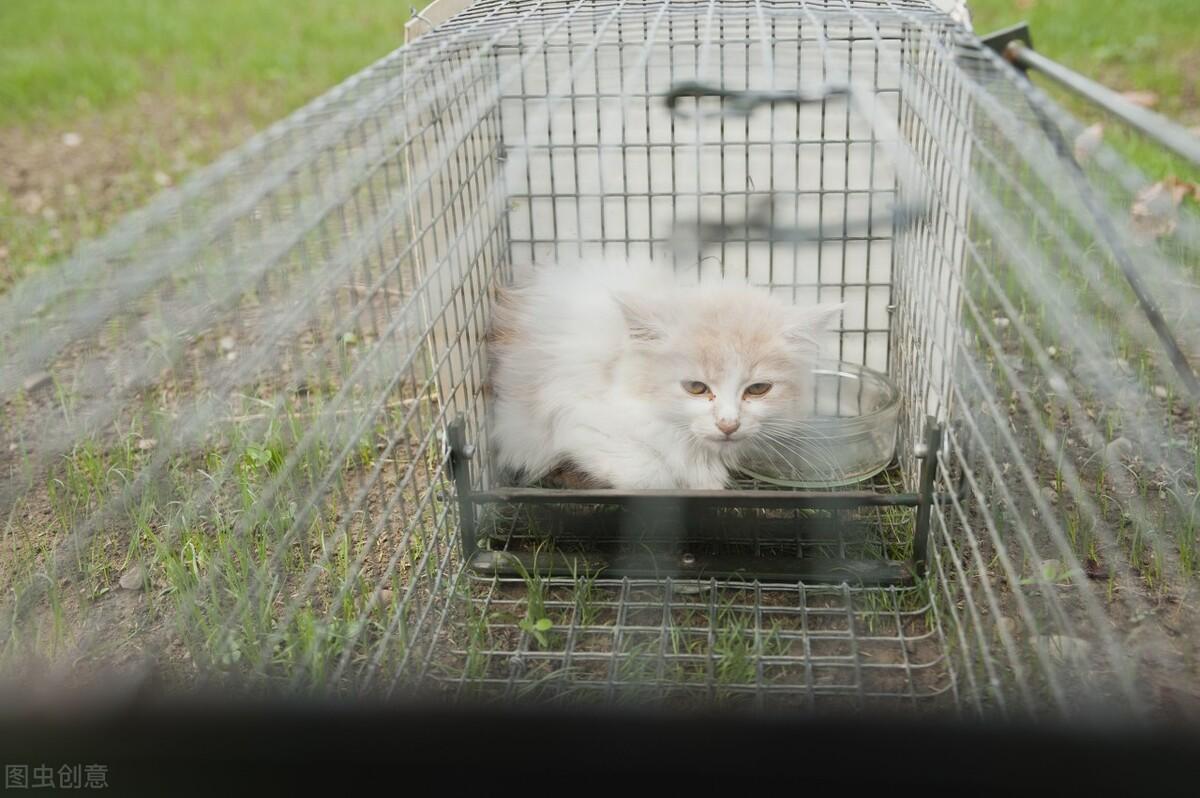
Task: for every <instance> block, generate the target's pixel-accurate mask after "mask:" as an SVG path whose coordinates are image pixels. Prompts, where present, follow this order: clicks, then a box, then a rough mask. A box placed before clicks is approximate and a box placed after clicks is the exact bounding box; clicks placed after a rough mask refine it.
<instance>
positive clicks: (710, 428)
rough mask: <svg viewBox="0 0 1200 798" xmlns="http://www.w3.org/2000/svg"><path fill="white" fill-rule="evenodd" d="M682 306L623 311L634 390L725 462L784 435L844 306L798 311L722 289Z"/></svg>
mask: <svg viewBox="0 0 1200 798" xmlns="http://www.w3.org/2000/svg"><path fill="white" fill-rule="evenodd" d="M677 300H678V301H677V302H675V303H673V304H672V305H671V306H670V307H667V308H663V307H658V308H651V307H645V306H639V305H638V304H637V301H636V300H634V301H632V302H630V303H626V304H625V305H624V309H625V313H626V319H627V321H628V322H629V327H630V331H631V333H632V335H633V338H634V348H633V351H634V352H635V354H636V357H637V362H638V367H637V369H636V379H637V385H636V386H635V389H636V390H638V391H639V392H640V393H641V394H642V395H643V396H644V397H645V398H646V399H647V400H648V401H649V402H650V404H651V406H652V407H653V408H654V409H655V411H656V412H657V413H659V414H660V415H661V417H662V419H663V421H664V422H665V423H668V424H671V425H673V426H675V427H676V428H678V429H680V430H682V431H686V434H687V435H688V436H689V437H690V438H691V439H692V440H694V441H695V442H696V443H697V444H699V445H701V446H705V447H708V448H710V449H712V450H714V451H717V452H720V453H721V454H722V456H726V457H736V455H737V454H738V453H739V452H740V451H741V450H742V449H743V448H744V447H745V445H746V444H747V443H749V442H751V441H754V440H755V439H762V438H769V437H772V436H775V437H779V436H780V435H782V434H784V430H785V428H786V426H787V422H788V420H789V419H794V418H796V417H797V416H799V415H803V414H804V413H805V411H806V407H807V405H809V404H811V401H812V396H811V387H810V386H811V377H812V366H813V360H814V359H815V357H816V355H817V339H818V336H819V335H820V334H821V333H822V332H824V330H825V329H826V328H827V327H828V326H829V324H830V322H831V321H832V320H833V319H834V318H836V316H837V314H838V313H839V312H840V311H841V306H840V305H837V306H819V307H816V308H807V309H800V308H795V307H792V306H788V305H784V304H783V303H781V302H779V301H777V300H774V299H773V298H771V297H769V296H767V295H766V294H764V293H761V292H759V291H756V290H753V289H750V288H747V287H745V286H731V285H721V284H718V285H715V286H712V287H702V288H698V289H691V290H689V291H687V292H684V293H681V294H680V295H679V297H678V298H677Z"/></svg>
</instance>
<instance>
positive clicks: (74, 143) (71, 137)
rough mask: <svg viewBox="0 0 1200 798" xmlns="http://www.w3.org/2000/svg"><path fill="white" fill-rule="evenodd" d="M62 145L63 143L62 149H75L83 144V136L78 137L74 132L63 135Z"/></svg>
mask: <svg viewBox="0 0 1200 798" xmlns="http://www.w3.org/2000/svg"><path fill="white" fill-rule="evenodd" d="M62 143H63V146H64V147H71V148H75V147H78V146H79V145H80V144H82V143H83V136H81V135H79V134H78V133H76V132H74V131H71V132H69V133H63V135H62Z"/></svg>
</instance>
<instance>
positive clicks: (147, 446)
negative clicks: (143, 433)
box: [137, 438, 158, 452]
mask: <svg viewBox="0 0 1200 798" xmlns="http://www.w3.org/2000/svg"><path fill="white" fill-rule="evenodd" d="M155 446H158V441H156V440H155V439H154V438H142V439H141V440H140V441H138V445H137V447H138V448H139V449H141V450H142V451H143V452H148V451H150V450H151V449H153V448H154V447H155Z"/></svg>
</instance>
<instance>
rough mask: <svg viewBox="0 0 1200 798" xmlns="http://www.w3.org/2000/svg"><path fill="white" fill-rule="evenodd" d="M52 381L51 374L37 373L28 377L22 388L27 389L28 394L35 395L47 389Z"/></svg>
mask: <svg viewBox="0 0 1200 798" xmlns="http://www.w3.org/2000/svg"><path fill="white" fill-rule="evenodd" d="M50 381H51V377H50V372H48V371H37V372H34V373H33V374H30V375H29V376H28V377H26V378H25V381H24V382H22V383H21V387H22V388H24V389H25V392H26V393H33V392H34V391H36V390H38V389H39V388H45V387H46V386H47V385H49V384H50Z"/></svg>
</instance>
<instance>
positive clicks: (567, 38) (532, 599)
mask: <svg viewBox="0 0 1200 798" xmlns="http://www.w3.org/2000/svg"><path fill="white" fill-rule="evenodd" d="M433 13H434V11H433V9H431V10H430V11H429V14H430V15H432V14H433ZM430 18H431V19H432V18H433V17H432V16H431V17H430ZM421 27H423V28H428V31H427V32H426V33H425V35H423V36H421V37H420V38H418V39H416V40H415V41H413V42H411V43H410V44H408V45H406V46H405V47H403V48H401V49H400V50H398V51H397V52H395V53H393V54H392V55H390V56H388V57H387V58H385V59H383V60H382V61H380V62H378V63H377V64H375V65H374V66H372V67H370V68H369V69H367V70H365V71H364V72H362V73H360V74H359V75H356V76H355V77H353V78H352V79H351V80H349V81H347V83H345V84H344V85H342V86H340V87H338V88H337V89H335V90H334V91H332V92H331V93H329V94H328V95H327V96H325V97H323V98H321V99H319V100H317V101H316V102H314V103H313V104H311V105H310V106H308V107H306V108H304V109H302V110H301V111H299V112H297V114H295V115H294V116H292V117H290V118H288V119H286V120H283V121H282V122H280V123H279V124H277V125H275V126H273V127H272V128H270V129H269V130H267V131H265V132H264V133H263V134H261V135H260V136H258V137H256V138H255V139H254V140H252V141H251V142H249V143H248V144H247V145H245V146H244V147H242V148H240V149H238V150H236V151H234V152H232V153H230V154H229V155H228V156H226V157H225V158H223V159H222V160H221V161H219V162H218V163H216V164H214V165H213V166H212V167H210V168H209V169H207V170H204V171H203V172H201V173H200V174H199V175H197V176H196V177H195V178H194V179H192V180H191V181H189V182H187V183H186V184H184V185H182V186H180V187H179V188H178V189H175V190H172V191H170V192H168V193H166V194H164V195H163V196H162V197H160V198H159V199H157V200H156V201H155V202H154V203H152V204H151V205H150V206H148V207H147V208H146V209H144V210H143V211H140V212H138V213H137V214H134V215H133V216H131V217H129V218H128V219H126V220H125V221H123V222H122V224H121V225H119V226H118V227H117V228H116V229H115V230H114V231H113V232H112V233H111V234H110V235H108V236H107V237H105V238H104V239H102V240H100V241H98V242H96V243H94V244H92V245H89V246H88V247H85V248H83V249H81V250H80V252H79V253H78V255H76V256H75V257H74V258H73V259H72V260H71V261H69V262H67V263H64V264H62V265H60V266H59V267H56V268H55V269H53V270H50V271H48V272H46V273H44V274H42V275H38V276H36V277H35V278H32V279H30V280H28V281H27V282H25V283H23V284H21V285H19V286H17V287H16V288H15V289H14V290H13V292H11V293H10V294H8V295H6V296H3V297H0V399H2V400H3V401H4V403H5V411H6V413H5V418H4V423H3V425H2V426H0V444H3V446H0V464H2V465H3V466H4V468H5V469H6V470H5V472H4V480H5V481H4V483H3V489H2V491H0V510H3V512H4V517H5V518H6V519H8V520H6V521H5V524H6V526H5V527H4V529H5V533H6V534H5V536H4V537H3V538H2V539H0V542H2V543H3V547H2V548H0V557H3V558H5V560H4V562H5V563H9V562H11V563H12V567H10V568H7V569H5V570H4V574H5V575H4V576H3V577H0V578H3V579H4V580H6V581H3V582H0V587H2V588H3V595H4V596H6V598H5V600H4V604H3V605H0V606H2V608H3V614H0V624H2V627H0V632H3V633H4V634H3V635H0V640H3V641H5V642H4V643H2V644H0V654H3V656H4V660H3V662H4V663H5V664H10V663H22V665H21V667H26V666H25V665H23V663H25V662H26V659H27V658H30V657H31V658H33V661H34V662H41V661H42V660H41V659H38V658H39V657H41V658H46V659H49V660H51V661H54V660H56V659H65V660H67V661H69V662H71V663H75V664H76V665H75V667H78V668H82V667H84V665H79V663H84V664H86V666H87V667H91V665H92V664H93V663H94V664H96V665H97V666H99V665H101V664H105V665H107V664H111V663H114V662H115V663H117V664H121V663H128V662H129V661H130V660H132V659H134V658H136V657H137V656H140V654H141V653H142V652H154V657H155V667H157V668H160V669H162V670H164V671H165V672H166V673H167V674H169V676H170V678H172V679H175V680H178V681H180V682H182V683H184V684H192V683H195V682H197V681H199V682H206V681H210V680H213V681H221V682H223V683H224V682H233V681H238V682H240V681H247V682H249V683H251V684H253V685H262V684H266V685H269V686H270V687H272V688H279V689H288V690H306V691H311V690H322V691H334V692H341V693H347V692H349V693H356V694H357V693H383V694H389V693H392V692H395V691H423V690H437V691H439V692H440V693H442V694H445V695H450V696H458V697H460V698H491V697H507V698H510V699H511V698H520V697H529V696H538V697H551V698H556V699H561V700H584V701H587V700H597V701H611V700H632V701H642V700H647V699H648V700H655V701H662V702H665V703H667V704H671V705H690V704H692V703H694V702H704V701H711V700H721V701H731V702H735V703H742V702H744V703H748V704H750V705H753V706H758V707H763V708H767V707H774V706H780V707H787V706H795V707H801V708H809V709H821V708H828V709H830V710H831V711H836V710H840V709H857V708H865V707H872V708H874V707H880V706H891V707H898V708H902V709H905V710H906V711H911V710H912V709H913V708H914V707H925V708H930V709H933V710H958V711H966V712H971V713H976V714H984V713H999V714H1022V715H1024V714H1030V715H1043V714H1050V715H1074V714H1079V713H1085V712H1090V711H1092V710H1093V709H1097V708H1102V709H1103V711H1108V712H1141V711H1143V710H1144V709H1145V708H1146V707H1148V706H1152V705H1154V704H1155V702H1156V701H1159V700H1160V695H1161V694H1160V691H1161V689H1162V685H1163V684H1164V679H1166V678H1167V677H1168V676H1170V675H1171V674H1176V675H1177V674H1179V673H1196V672H1197V671H1196V662H1197V658H1196V657H1195V656H1194V654H1195V651H1194V650H1193V649H1191V648H1188V647H1187V645H1184V644H1185V643H1188V641H1190V640H1191V638H1190V637H1189V636H1188V635H1187V634H1186V633H1183V632H1179V633H1172V631H1171V630H1172V627H1171V624H1172V623H1175V622H1176V621H1175V620H1172V619H1173V618H1177V617H1178V616H1167V615H1162V616H1160V615H1159V614H1158V610H1157V609H1156V608H1159V607H1162V606H1163V602H1164V601H1167V600H1168V599H1166V598H1163V595H1164V594H1163V593H1152V592H1148V591H1149V590H1151V588H1152V589H1153V590H1156V591H1175V592H1174V593H1171V595H1173V596H1174V597H1175V600H1177V601H1180V602H1184V601H1186V596H1187V595H1190V594H1189V593H1188V589H1189V586H1190V585H1192V583H1193V581H1192V580H1194V573H1195V571H1194V563H1195V559H1194V558H1193V552H1194V545H1193V544H1194V542H1195V541H1194V538H1195V534H1194V533H1195V530H1196V528H1197V527H1196V525H1195V523H1194V518H1195V516H1194V512H1195V509H1196V506H1197V505H1196V504H1195V500H1194V497H1195V495H1196V492H1197V485H1196V484H1195V480H1196V479H1200V476H1198V474H1200V472H1196V471H1195V468H1194V465H1195V462H1200V461H1195V451H1196V450H1197V448H1198V447H1197V446H1196V445H1195V431H1194V430H1195V427H1194V424H1195V416H1194V405H1193V404H1189V403H1188V402H1187V401H1185V400H1184V399H1183V397H1185V396H1186V384H1187V381H1186V380H1185V379H1184V378H1183V377H1182V376H1181V374H1182V372H1181V371H1180V370H1179V357H1178V354H1179V353H1178V352H1176V353H1172V354H1171V355H1170V356H1166V355H1164V354H1163V353H1162V349H1161V347H1160V346H1159V342H1160V340H1161V336H1160V334H1159V329H1160V328H1161V327H1162V325H1161V324H1158V323H1154V324H1151V323H1148V322H1147V320H1146V318H1143V317H1142V316H1141V315H1139V314H1138V313H1131V312H1130V309H1131V308H1134V307H1136V306H1137V305H1136V304H1135V302H1134V300H1133V298H1132V297H1131V294H1130V292H1129V285H1128V282H1127V280H1126V279H1125V276H1124V275H1125V274H1126V273H1127V270H1125V269H1123V268H1122V267H1123V266H1124V265H1127V264H1128V263H1133V264H1134V265H1135V266H1136V267H1137V270H1138V272H1139V274H1140V275H1141V276H1142V278H1143V281H1142V283H1141V284H1140V288H1141V290H1142V294H1140V295H1139V299H1140V298H1142V297H1145V298H1148V301H1149V302H1151V303H1153V304H1154V306H1155V307H1156V308H1157V309H1158V311H1159V312H1160V319H1159V320H1160V321H1162V320H1166V323H1168V325H1169V326H1170V327H1171V329H1172V331H1173V335H1174V336H1175V339H1176V340H1177V342H1178V347H1177V349H1179V350H1180V351H1181V352H1182V353H1183V355H1182V356H1183V357H1184V358H1185V360H1186V358H1189V357H1190V358H1193V362H1194V357H1195V353H1196V352H1200V347H1197V344H1198V342H1200V328H1197V327H1196V326H1195V325H1194V323H1193V322H1194V319H1193V316H1194V313H1192V312H1191V311H1189V308H1194V307H1196V306H1197V303H1196V299H1197V298H1200V292H1198V291H1197V285H1198V284H1200V280H1198V279H1197V277H1196V274H1197V272H1198V271H1200V269H1198V268H1197V265H1196V264H1197V262H1198V259H1197V252H1200V246H1197V243H1198V242H1200V233H1198V226H1197V224H1196V219H1195V213H1194V212H1193V209H1191V208H1190V207H1189V206H1186V205H1184V206H1180V207H1172V208H1171V211H1172V215H1171V217H1170V219H1169V220H1168V221H1162V220H1160V219H1158V218H1156V217H1154V213H1156V212H1157V210H1156V208H1150V207H1149V206H1148V204H1147V203H1148V200H1147V202H1143V203H1141V204H1139V202H1140V200H1142V199H1145V198H1144V197H1142V193H1143V192H1144V190H1145V179H1144V177H1143V176H1141V175H1139V174H1137V173H1136V172H1135V171H1133V170H1132V169H1131V168H1130V167H1129V166H1128V165H1127V164H1126V163H1124V162H1123V161H1122V160H1121V159H1120V158H1119V157H1118V156H1117V155H1116V154H1115V153H1113V152H1111V151H1109V150H1108V149H1107V148H1104V147H1100V148H1098V149H1094V150H1092V151H1090V152H1088V153H1087V154H1086V155H1087V157H1086V158H1084V159H1083V160H1078V159H1076V158H1075V157H1073V156H1072V153H1070V152H1064V149H1063V147H1062V141H1063V140H1069V137H1070V136H1071V135H1073V134H1074V132H1075V131H1076V130H1077V129H1078V124H1077V123H1076V122H1075V121H1074V120H1073V119H1071V118H1070V117H1069V116H1067V115H1065V114H1064V113H1063V112H1062V111H1061V109H1060V108H1059V107H1058V106H1057V105H1055V103H1054V102H1052V101H1051V100H1050V99H1049V98H1047V97H1046V96H1045V95H1044V94H1042V93H1041V92H1040V91H1039V90H1038V89H1037V88H1036V87H1034V86H1032V85H1031V84H1029V82H1028V81H1027V80H1026V79H1025V78H1023V77H1022V76H1021V75H1020V74H1019V73H1018V72H1016V71H1015V70H1013V69H1012V68H1011V67H1010V66H1009V65H1007V64H1006V63H1005V62H1004V61H1003V60H1002V59H1001V58H1000V57H999V56H998V55H996V54H995V53H993V52H992V51H991V50H990V49H988V48H987V47H986V46H985V45H984V44H982V43H981V42H980V41H979V40H978V39H976V38H975V37H974V36H973V35H972V34H971V33H970V32H969V31H968V30H967V29H966V28H964V27H963V26H962V25H961V24H960V23H958V22H956V21H954V20H953V19H951V18H950V17H949V16H947V15H946V14H945V13H943V12H942V11H941V10H939V9H938V8H936V7H934V6H933V5H932V4H931V3H928V2H925V1H924V0H838V1H837V2H834V0H788V2H766V1H765V0H722V1H721V2H717V1H716V0H586V1H585V0H482V1H481V2H478V3H475V4H472V5H470V6H468V7H466V8H464V9H462V10H461V11H459V12H458V13H456V14H454V15H452V16H449V17H448V18H446V19H444V20H443V21H441V22H439V24H436V25H427V24H425V23H422V24H421ZM1053 130H1059V131H1060V132H1061V134H1060V135H1059V136H1058V137H1057V138H1056V136H1055V135H1052V132H1051V131H1053ZM1064 137H1065V138H1064ZM1131 204H1133V206H1134V209H1135V211H1136V212H1135V213H1134V214H1133V218H1132V220H1131V219H1130V212H1129V209H1130V205H1131ZM1141 205H1147V207H1146V208H1142V207H1141ZM1148 216H1149V217H1151V218H1150V221H1149V224H1150V226H1152V227H1153V228H1154V230H1156V231H1159V232H1158V233H1157V235H1156V236H1155V237H1152V238H1151V239H1150V240H1146V239H1145V236H1144V235H1143V233H1144V228H1145V227H1146V226H1147V224H1148V222H1147V217H1148ZM1168 222H1169V223H1168ZM1163 231H1166V232H1163ZM580 254H583V255H603V256H605V257H612V258H621V257H631V256H638V257H646V256H649V257H653V258H654V259H656V260H659V259H662V260H667V261H669V262H671V263H672V264H673V265H674V267H675V269H676V271H677V272H678V273H679V274H680V275H681V278H682V279H688V280H696V281H704V280H710V279H713V278H715V277H718V276H725V275H736V276H739V277H742V278H744V279H745V280H747V281H748V282H750V283H753V284H755V285H759V286H762V287H764V288H766V289H768V290H770V291H772V292H773V293H775V294H777V295H778V296H781V297H783V298H786V299H787V300H789V301H792V302H794V303H797V304H811V303H816V302H821V301H829V300H839V301H844V302H845V303H846V305H847V311H846V313H845V315H844V318H843V323H842V326H841V327H840V328H839V329H837V330H834V331H832V332H831V333H830V334H829V336H828V338H827V339H826V340H824V341H823V342H822V345H823V355H824V356H826V357H828V358H830V359H833V360H837V361H841V362H845V363H850V364H860V365H862V366H865V367H868V368H871V369H874V370H877V371H880V372H884V373H886V374H887V375H888V376H889V378H890V380H891V381H892V383H894V385H895V386H896V387H897V388H898V391H899V394H900V422H899V432H898V436H897V446H896V453H895V458H894V461H893V463H892V464H891V466H890V467H888V468H887V469H885V470H884V471H883V472H882V473H881V474H879V475H877V476H876V477H874V478H873V479H872V480H871V481H870V482H868V483H863V484H859V485H854V486H850V487H841V488H836V489H831V490H828V491H817V490H781V489H777V488H774V487H771V486H768V485H765V484H762V483H760V482H756V481H754V480H752V479H747V480H746V481H744V482H743V483H741V484H739V485H737V486H736V487H734V488H732V489H730V490H725V491H715V492H710V493H684V492H662V493H644V492H626V493H617V492H613V491H606V490H598V489H593V488H590V487H574V488H571V487H566V488H564V487H561V486H559V487H554V488H550V487H544V486H543V487H514V486H511V485H506V484H504V483H503V482H502V481H501V480H500V479H499V478H498V476H497V474H496V473H495V471H494V469H493V468H492V465H491V452H490V447H489V444H488V396H487V378H488V346H487V335H488V330H489V321H490V318H491V313H492V309H493V307H494V303H495V301H496V297H497V292H498V291H500V290H501V289H502V288H503V287H504V286H506V285H508V284H510V283H511V281H512V280H513V273H514V268H515V267H516V266H518V265H526V264H552V263H554V262H556V261H558V260H560V259H562V258H564V257H568V256H573V255H580ZM1122 364H1123V365H1122ZM1189 424H1191V425H1192V426H1189ZM1118 436H1119V437H1118ZM1189 436H1191V437H1189ZM1181 440H1182V441H1183V443H1182V444H1180V443H1179V441H1181ZM1122 441H1123V443H1122ZM1114 447H1115V448H1114ZM1130 452H1136V454H1130ZM1189 508H1191V509H1190V510H1189ZM1189 513H1190V514H1189ZM39 523H42V524H45V533H44V534H38V535H28V536H27V535H24V534H21V533H20V531H21V530H22V529H24V526H23V525H26V524H29V525H36V524H39ZM1189 523H1191V524H1192V525H1191V526H1188V524H1189ZM1189 529H1190V530H1191V532H1190V533H1188V532H1187V530H1189ZM14 530H16V531H14ZM1189 534H1190V535H1191V536H1190V537H1189ZM131 575H132V576H133V577H136V578H131ZM139 580H140V583H139ZM139 584H140V585H141V587H142V588H143V590H142V591H138V586H139ZM125 585H129V586H130V587H125ZM1148 585H1150V586H1151V587H1148ZM7 597H12V598H11V599H9V598H7ZM1180 597H1183V598H1180ZM64 619H65V620H64ZM1189 645H1190V643H1189ZM1189 669H1191V670H1189ZM33 670H36V668H35V669H33ZM23 672H26V673H27V672H29V669H27V670H25V671H23ZM1171 678H1175V677H1171ZM1176 681H1177V682H1178V681H1179V680H1178V679H1177V680H1176Z"/></svg>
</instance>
